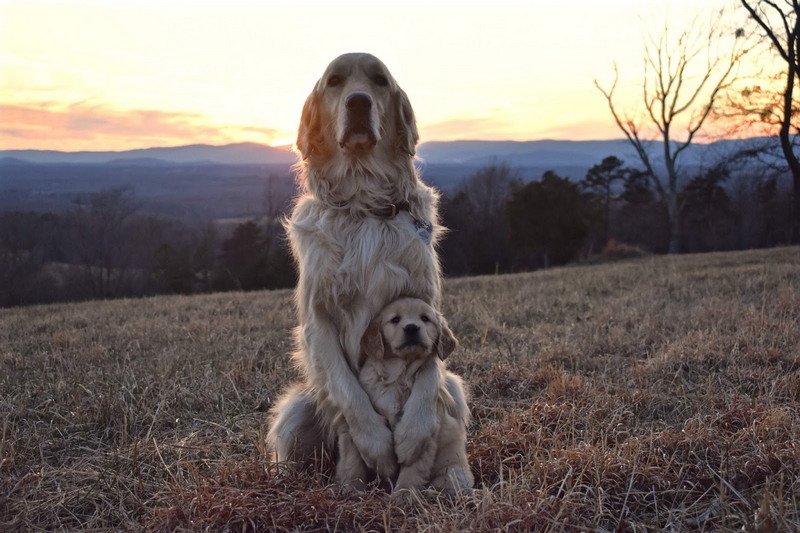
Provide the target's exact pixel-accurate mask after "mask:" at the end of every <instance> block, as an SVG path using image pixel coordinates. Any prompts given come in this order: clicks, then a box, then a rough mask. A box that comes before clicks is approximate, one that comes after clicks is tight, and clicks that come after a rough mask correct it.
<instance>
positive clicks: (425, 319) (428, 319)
mask: <svg viewBox="0 0 800 533" xmlns="http://www.w3.org/2000/svg"><path fill="white" fill-rule="evenodd" d="M419 318H420V320H422V321H423V322H430V321H431V319H430V318H428V315H422V316H421V317H419Z"/></svg>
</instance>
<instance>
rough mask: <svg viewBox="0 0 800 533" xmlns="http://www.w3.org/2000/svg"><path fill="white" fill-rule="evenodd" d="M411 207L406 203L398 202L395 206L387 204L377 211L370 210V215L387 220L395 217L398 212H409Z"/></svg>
mask: <svg viewBox="0 0 800 533" xmlns="http://www.w3.org/2000/svg"><path fill="white" fill-rule="evenodd" d="M410 210H411V206H410V205H409V204H408V202H398V203H396V204H389V205H387V206H386V207H381V208H377V209H370V211H369V212H370V213H372V214H373V215H374V216H376V217H378V218H387V219H389V220H391V219H393V218H394V217H396V216H397V214H398V213H399V212H400V211H410Z"/></svg>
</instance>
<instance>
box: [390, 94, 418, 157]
mask: <svg viewBox="0 0 800 533" xmlns="http://www.w3.org/2000/svg"><path fill="white" fill-rule="evenodd" d="M395 99H396V103H395V106H396V118H395V120H396V121H397V140H398V147H399V149H400V150H401V151H402V152H403V153H406V154H408V155H414V154H416V153H417V141H419V134H418V133H417V120H416V118H414V110H413V109H412V108H411V101H410V100H409V99H408V95H406V93H405V91H403V89H400V88H399V87H398V88H397V93H396V94H395Z"/></svg>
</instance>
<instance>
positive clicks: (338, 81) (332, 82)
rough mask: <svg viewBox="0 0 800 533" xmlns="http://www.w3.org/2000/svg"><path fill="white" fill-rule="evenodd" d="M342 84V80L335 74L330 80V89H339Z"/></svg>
mask: <svg viewBox="0 0 800 533" xmlns="http://www.w3.org/2000/svg"><path fill="white" fill-rule="evenodd" d="M341 84H342V78H341V77H340V76H337V75H336V74H334V75H333V76H331V77H330V78H328V87H338V86H339V85H341Z"/></svg>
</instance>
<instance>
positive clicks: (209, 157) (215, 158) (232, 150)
mask: <svg viewBox="0 0 800 533" xmlns="http://www.w3.org/2000/svg"><path fill="white" fill-rule="evenodd" d="M3 159H11V160H12V161H16V162H18V163H20V162H27V163H38V164H84V165H86V164H129V165H158V164H165V163H167V164H169V163H171V164H198V163H214V164H219V165H280V164H285V165H291V164H292V163H294V162H295V159H296V158H295V154H294V152H292V150H291V148H290V147H288V146H284V147H273V146H267V145H264V144H256V143H236V144H227V145H224V146H212V145H209V144H190V145H188V146H175V147H170V148H142V149H138V150H125V151H121V152H59V151H56V150H0V163H2V162H3V161H2V160H3ZM6 163H8V161H6Z"/></svg>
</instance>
